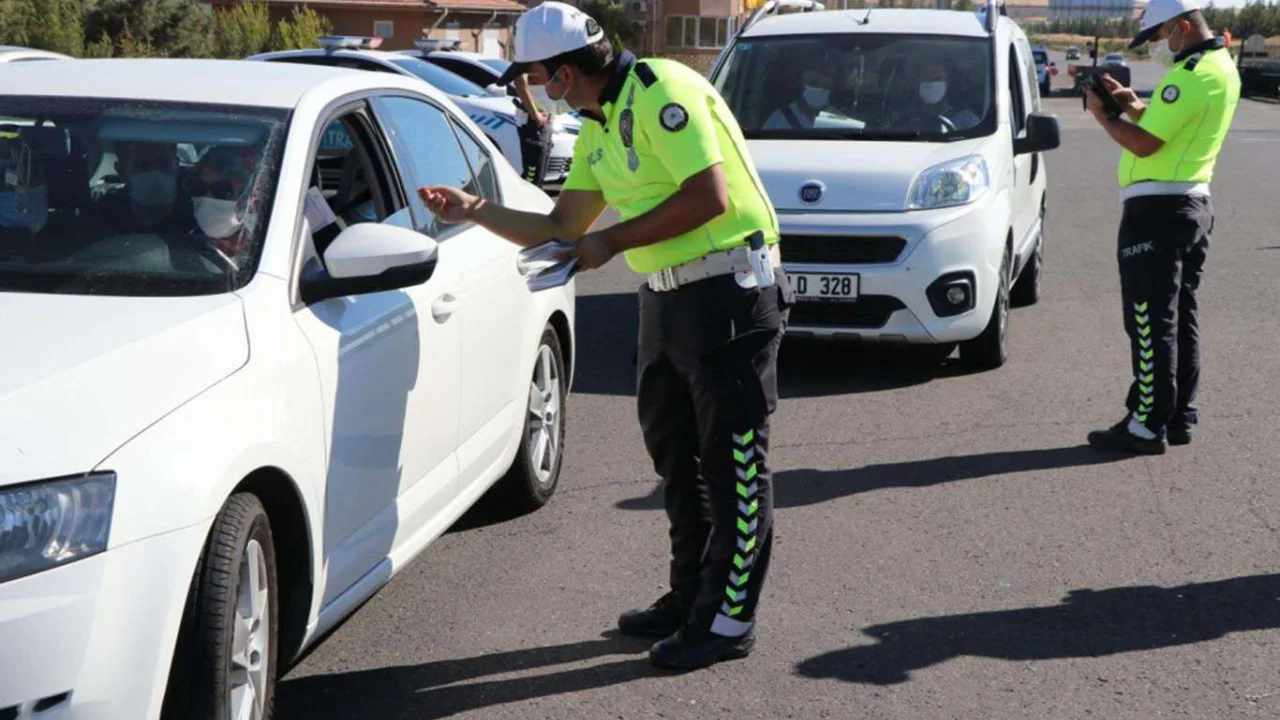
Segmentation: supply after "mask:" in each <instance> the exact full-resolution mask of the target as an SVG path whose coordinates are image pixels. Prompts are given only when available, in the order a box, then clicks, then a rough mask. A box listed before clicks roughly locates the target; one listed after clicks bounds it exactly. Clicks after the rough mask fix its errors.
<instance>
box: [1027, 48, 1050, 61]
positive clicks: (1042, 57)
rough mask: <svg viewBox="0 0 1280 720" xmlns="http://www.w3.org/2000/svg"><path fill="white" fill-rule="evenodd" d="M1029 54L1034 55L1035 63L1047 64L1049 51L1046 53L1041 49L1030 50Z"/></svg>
mask: <svg viewBox="0 0 1280 720" xmlns="http://www.w3.org/2000/svg"><path fill="white" fill-rule="evenodd" d="M1031 56H1032V57H1034V58H1035V59H1036V64H1037V65H1048V64H1049V53H1047V52H1045V51H1043V50H1032V51H1031Z"/></svg>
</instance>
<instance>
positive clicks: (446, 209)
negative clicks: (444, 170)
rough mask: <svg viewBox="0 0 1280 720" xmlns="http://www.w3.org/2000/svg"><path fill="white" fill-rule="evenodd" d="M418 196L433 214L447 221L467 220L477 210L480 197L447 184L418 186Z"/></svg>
mask: <svg viewBox="0 0 1280 720" xmlns="http://www.w3.org/2000/svg"><path fill="white" fill-rule="evenodd" d="M418 197H420V198H422V202H423V203H424V204H425V205H426V206H427V209H428V210H430V211H431V212H432V214H433V215H435V216H436V217H438V218H440V219H441V220H444V221H445V222H447V223H458V222H462V221H464V220H467V219H468V218H470V217H471V214H472V213H473V212H475V209H476V207H477V206H478V205H479V203H480V198H478V197H476V196H475V195H471V194H468V193H465V192H462V191H461V190H459V189H458V188H453V187H448V186H446V185H432V186H430V187H421V188H418Z"/></svg>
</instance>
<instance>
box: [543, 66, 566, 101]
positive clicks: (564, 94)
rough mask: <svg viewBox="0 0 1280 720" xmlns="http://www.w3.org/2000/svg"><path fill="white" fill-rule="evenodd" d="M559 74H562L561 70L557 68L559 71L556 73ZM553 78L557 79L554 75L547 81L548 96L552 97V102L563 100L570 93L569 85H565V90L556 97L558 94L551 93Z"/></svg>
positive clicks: (562, 83)
mask: <svg viewBox="0 0 1280 720" xmlns="http://www.w3.org/2000/svg"><path fill="white" fill-rule="evenodd" d="M559 74H560V72H559V71H558V70H557V71H556V75H559ZM553 80H555V77H554V76H552V78H551V80H548V81H547V97H549V98H551V101H552V102H562V101H563V100H564V99H565V96H567V95H568V94H569V88H568V86H565V88H564V92H563V93H561V94H560V97H556V96H554V95H552V94H551V82H552V81H553ZM560 84H561V85H564V82H563V81H562V82H561V83H560Z"/></svg>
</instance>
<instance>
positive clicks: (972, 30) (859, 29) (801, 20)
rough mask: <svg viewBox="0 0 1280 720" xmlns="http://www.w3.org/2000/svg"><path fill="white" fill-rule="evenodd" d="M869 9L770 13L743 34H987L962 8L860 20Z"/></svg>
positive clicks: (877, 12) (881, 12)
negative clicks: (865, 22)
mask: <svg viewBox="0 0 1280 720" xmlns="http://www.w3.org/2000/svg"><path fill="white" fill-rule="evenodd" d="M865 17H867V10H823V11H820V12H803V13H787V14H784V15H776V16H773V17H767V18H765V19H763V20H761V21H760V22H757V23H756V24H755V25H752V26H751V27H749V28H747V31H746V32H745V33H743V37H767V36H777V35H831V34H846V33H847V34H855V33H863V34H893V35H959V36H962V37H987V31H986V28H984V27H983V26H982V19H981V18H980V17H978V15H977V14H975V13H973V12H969V11H961V10H921V9H889V8H885V9H880V8H876V9H874V10H872V11H871V17H870V22H868V23H867V24H866V25H863V24H861V21H862V19H863V18H865Z"/></svg>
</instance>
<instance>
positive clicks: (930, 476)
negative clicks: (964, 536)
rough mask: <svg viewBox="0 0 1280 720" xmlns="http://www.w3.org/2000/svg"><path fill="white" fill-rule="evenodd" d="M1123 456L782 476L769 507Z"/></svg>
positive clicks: (636, 505) (634, 505)
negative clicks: (771, 504)
mask: <svg viewBox="0 0 1280 720" xmlns="http://www.w3.org/2000/svg"><path fill="white" fill-rule="evenodd" d="M1123 457H1124V456H1122V455H1108V454H1103V453H1100V452H1097V451H1095V450H1093V449H1092V448H1090V447H1089V446H1088V445H1077V446H1073V447H1059V448H1043V449H1037V450H1010V451H1003V452H991V453H980V454H977V455H951V456H948V457H941V458H933V459H930V460H913V461H908V462H899V463H881V464H879V465H866V466H863V467H860V468H853V469H850V470H812V469H802V470H782V471H779V472H776V473H775V474H774V476H773V504H774V507H775V508H778V509H785V508H794V507H805V506H808V505H817V504H820V503H825V502H830V501H832V500H838V499H840V498H843V497H849V496H852V495H860V494H862V493H867V492H873V491H875V490H887V489H890V488H922V487H930V486H933V485H941V484H943V483H949V482H957V481H961V480H974V479H977V478H984V477H994V476H997V475H1011V474H1015V473H1025V472H1036V471H1039V470H1059V469H1063V468H1070V467H1081V466H1085V465H1100V464H1103V463H1109V462H1116V461H1118V460H1120V459H1122V458H1123ZM662 492H663V490H662V485H661V483H656V484H655V487H654V489H653V491H652V492H650V493H649V494H648V495H645V496H643V497H637V498H627V499H626V500H622V501H620V502H618V503H617V505H616V507H618V508H620V509H623V510H661V509H662V508H663V502H662Z"/></svg>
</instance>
